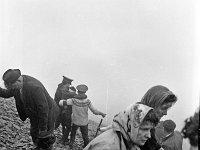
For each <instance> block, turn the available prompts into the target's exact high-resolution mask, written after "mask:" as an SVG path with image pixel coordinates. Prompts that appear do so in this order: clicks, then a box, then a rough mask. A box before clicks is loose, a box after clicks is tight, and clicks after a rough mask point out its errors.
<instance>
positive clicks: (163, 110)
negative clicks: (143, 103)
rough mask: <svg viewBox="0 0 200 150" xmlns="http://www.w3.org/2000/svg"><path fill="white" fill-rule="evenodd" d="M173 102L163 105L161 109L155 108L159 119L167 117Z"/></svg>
mask: <svg viewBox="0 0 200 150" xmlns="http://www.w3.org/2000/svg"><path fill="white" fill-rule="evenodd" d="M172 105H173V102H168V103H163V104H162V105H160V106H159V107H157V108H155V111H156V113H157V115H158V118H159V119H161V118H162V117H163V116H165V115H167V111H168V110H169V108H171V107H172Z"/></svg>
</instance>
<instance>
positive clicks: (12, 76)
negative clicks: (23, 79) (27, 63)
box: [2, 69, 21, 83]
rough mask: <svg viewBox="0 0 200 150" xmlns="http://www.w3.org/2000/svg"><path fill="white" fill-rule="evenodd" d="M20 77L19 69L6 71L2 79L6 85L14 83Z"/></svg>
mask: <svg viewBox="0 0 200 150" xmlns="http://www.w3.org/2000/svg"><path fill="white" fill-rule="evenodd" d="M20 76H21V71H20V70H19V69H8V70H7V71H6V72H5V73H4V74H3V77H2V79H3V80H4V82H6V83H14V82H16V81H17V79H18V78H19V77H20Z"/></svg>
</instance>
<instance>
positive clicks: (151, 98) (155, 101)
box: [141, 85, 175, 108]
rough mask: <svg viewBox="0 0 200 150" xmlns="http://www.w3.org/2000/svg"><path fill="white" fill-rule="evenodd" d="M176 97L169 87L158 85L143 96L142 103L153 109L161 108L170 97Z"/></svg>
mask: <svg viewBox="0 0 200 150" xmlns="http://www.w3.org/2000/svg"><path fill="white" fill-rule="evenodd" d="M169 95H173V96H175V95H174V94H173V93H172V92H171V91H170V90H169V89H168V88H167V87H164V86H162V85H157V86H154V87H152V88H150V89H149V90H148V91H147V92H146V94H145V95H144V96H143V98H142V100H141V103H142V104H144V105H147V106H150V107H152V108H157V107H159V106H160V105H161V104H162V103H163V102H164V101H165V99H166V98H167V97H168V96H169Z"/></svg>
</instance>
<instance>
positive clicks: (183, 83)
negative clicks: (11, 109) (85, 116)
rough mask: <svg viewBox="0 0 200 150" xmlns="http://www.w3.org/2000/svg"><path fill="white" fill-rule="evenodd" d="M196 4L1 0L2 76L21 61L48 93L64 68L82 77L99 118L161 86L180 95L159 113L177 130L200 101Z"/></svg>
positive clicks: (177, 1) (76, 80) (77, 80)
mask: <svg viewBox="0 0 200 150" xmlns="http://www.w3.org/2000/svg"><path fill="white" fill-rule="evenodd" d="M199 10H200V9H199V2H198V1H195V0H191V1H187V0H173V1H166V0H162V1H161V0H151V1H149V0H84V1H83V0H73V1H71V0H58V1H55V0H26V1H24V0H2V1H1V2H0V63H1V66H0V75H3V73H4V72H5V71H6V70H7V69H9V68H19V69H20V70H21V72H22V74H26V75H30V76H33V77H36V78H37V79H39V80H40V81H41V82H42V83H43V84H44V85H45V87H46V88H47V90H48V91H49V94H50V95H51V96H52V97H54V94H55V91H56V88H57V85H58V84H59V83H60V82H61V81H62V76H63V75H64V76H67V77H69V78H72V79H74V81H73V82H72V84H73V85H74V86H77V85H78V84H86V85H87V86H88V87H89V90H88V92H87V94H88V98H89V99H90V100H91V101H92V103H93V105H94V106H95V107H96V108H97V109H99V110H101V111H102V112H105V113H106V114H107V117H106V118H105V119H104V121H103V123H104V124H109V123H111V121H112V118H113V116H114V115H115V114H116V113H118V112H119V111H122V110H123V109H125V108H126V107H127V106H128V105H130V104H132V103H135V102H138V101H140V100H141V98H142V96H143V95H144V94H145V92H146V91H147V90H148V89H149V88H151V87H152V86H155V85H164V86H166V87H168V88H169V89H170V90H171V91H173V92H174V93H175V94H176V95H177V97H178V102H177V103H176V104H175V105H174V106H173V107H172V108H171V109H170V111H169V112H168V115H167V116H166V117H164V118H163V120H165V119H172V120H174V121H175V122H176V124H177V129H178V130H180V129H181V128H182V127H183V122H184V120H185V119H186V117H189V116H191V115H193V113H194V112H195V110H196V109H197V107H198V106H199V100H200V97H199V92H200V90H199V89H200V88H199V85H200V81H199V76H200V73H199V64H200V63H199V60H200V59H199V56H200V55H199V50H200V46H199V37H200V36H199V33H200V32H199V28H198V27H199V26H200V23H199V18H200V17H199V14H200V13H199ZM0 86H1V87H3V82H2V81H1V82H0ZM90 118H91V119H94V120H95V121H97V122H99V121H100V119H101V117H100V116H94V115H93V114H90Z"/></svg>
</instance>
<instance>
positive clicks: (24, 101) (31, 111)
mask: <svg viewBox="0 0 200 150" xmlns="http://www.w3.org/2000/svg"><path fill="white" fill-rule="evenodd" d="M3 80H4V84H5V87H6V88H7V89H2V88H0V97H3V98H10V97H14V98H15V103H16V107H17V111H18V114H19V117H20V119H21V120H22V121H25V120H26V119H27V118H29V119H30V124H31V127H30V135H31V137H32V140H33V143H34V146H35V149H40V148H42V149H46V150H51V149H52V147H53V143H54V142H55V136H53V131H54V127H55V120H56V117H57V115H58V114H59V107H58V106H57V105H56V103H55V101H54V100H53V99H52V98H51V96H50V95H49V93H48V92H47V90H46V89H45V87H44V86H43V84H42V83H41V82H40V81H39V80H37V79H35V78H33V77H31V76H28V75H21V71H20V70H19V69H8V70H7V71H6V72H5V73H4V74H3Z"/></svg>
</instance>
